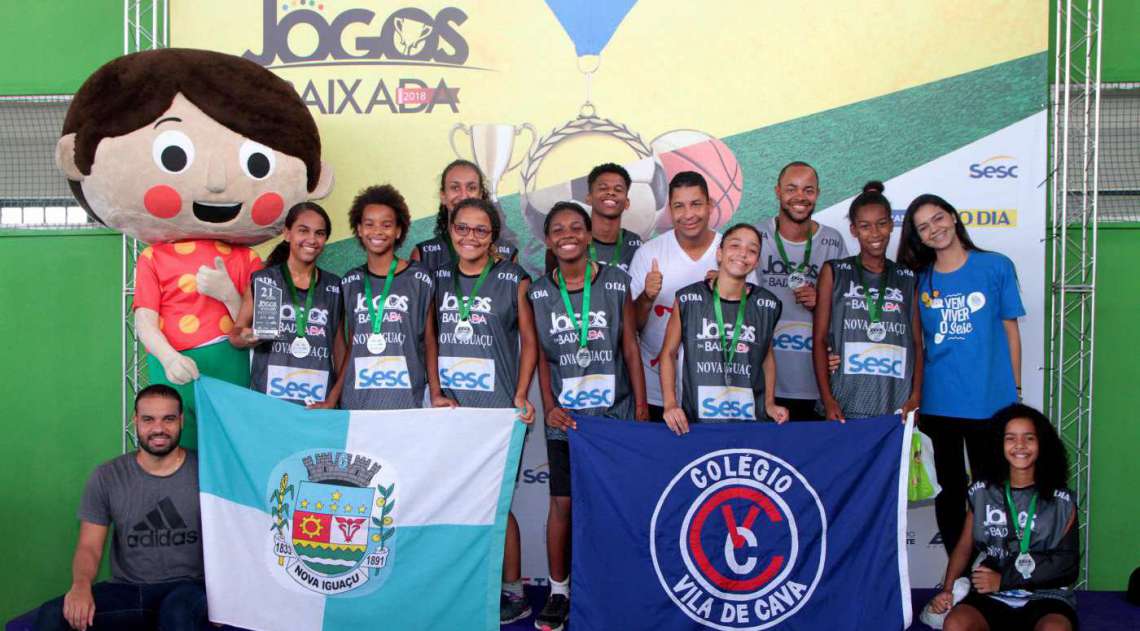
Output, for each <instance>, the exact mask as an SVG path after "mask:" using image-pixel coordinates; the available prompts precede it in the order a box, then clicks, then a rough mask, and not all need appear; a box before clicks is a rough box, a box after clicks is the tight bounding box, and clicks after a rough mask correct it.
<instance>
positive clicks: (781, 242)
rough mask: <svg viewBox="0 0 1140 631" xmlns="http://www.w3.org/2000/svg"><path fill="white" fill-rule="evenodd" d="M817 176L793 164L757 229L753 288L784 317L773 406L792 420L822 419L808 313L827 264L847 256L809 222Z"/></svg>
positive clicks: (831, 232) (832, 232)
mask: <svg viewBox="0 0 1140 631" xmlns="http://www.w3.org/2000/svg"><path fill="white" fill-rule="evenodd" d="M818 198H819V176H818V175H817V174H816V171H815V168H813V167H812V166H811V165H809V164H807V163H806V162H792V163H789V164H788V165H787V166H785V167H784V168H783V169H781V170H780V175H779V177H778V178H777V181H776V200H777V201H778V202H779V204H780V212H779V214H778V215H777V216H775V217H773V218H771V219H769V220H767V221H765V222H763V223H761V224H760V225H759V226H757V227H758V228H759V229H760V232H761V233H762V234H763V235H764V238H763V243H762V244H761V250H760V263H759V265H757V267H756V278H757V284H758V285H759V286H760V287H762V288H764V289H767V290H768V291H770V292H772V293H773V294H775V296H776V298H778V299H779V300H780V302H781V303H782V304H783V315H782V317H781V318H780V322H779V324H777V325H776V332H775V335H774V338H773V341H772V345H773V351H774V352H775V355H776V366H777V367H778V369H777V371H776V403H777V404H778V405H782V406H784V407H786V408H788V412H789V414H790V417H791V419H792V420H797V421H798V420H810V419H819V418H822V417H821V416H820V415H819V414H818V413H817V412H816V409H815V408H816V401H817V400H818V399H819V386H818V385H816V381H815V374H814V372H813V371H812V359H811V348H812V324H811V321H812V311H813V310H814V309H815V303H816V283H817V279H818V278H819V270H820V268H821V267H822V266H823V263H824V262H825V261H830V260H831V259H837V258H844V257H846V256H847V246H846V244H845V243H844V242H843V237H841V236H840V235H839V232H838V231H837V230H836V229H835V228H832V227H830V226H825V225H823V224H820V223H819V222H817V221H814V220H812V218H811V215H812V213H813V212H815V202H816V200H817V199H818Z"/></svg>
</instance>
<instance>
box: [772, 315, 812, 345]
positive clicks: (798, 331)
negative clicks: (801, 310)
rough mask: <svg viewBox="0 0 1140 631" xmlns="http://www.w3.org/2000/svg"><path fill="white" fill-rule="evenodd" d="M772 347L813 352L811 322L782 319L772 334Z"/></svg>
mask: <svg viewBox="0 0 1140 631" xmlns="http://www.w3.org/2000/svg"><path fill="white" fill-rule="evenodd" d="M772 347H773V348H775V349H776V350H778V351H792V352H795V353H810V352H811V323H810V322H788V321H787V320H780V322H779V324H777V325H776V331H775V332H774V333H773V334H772Z"/></svg>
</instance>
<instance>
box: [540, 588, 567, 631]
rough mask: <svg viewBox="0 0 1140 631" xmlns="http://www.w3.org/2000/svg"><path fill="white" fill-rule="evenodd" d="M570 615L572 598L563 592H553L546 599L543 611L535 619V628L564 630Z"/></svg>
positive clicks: (549, 630)
mask: <svg viewBox="0 0 1140 631" xmlns="http://www.w3.org/2000/svg"><path fill="white" fill-rule="evenodd" d="M569 617H570V599H569V598H567V597H566V596H563V595H562V594H551V595H550V598H547V599H546V606H544V607H543V608H542V613H540V614H538V617H537V618H535V619H534V628H535V629H538V630H539V631H562V628H563V627H564V626H566V619H567V618H569Z"/></svg>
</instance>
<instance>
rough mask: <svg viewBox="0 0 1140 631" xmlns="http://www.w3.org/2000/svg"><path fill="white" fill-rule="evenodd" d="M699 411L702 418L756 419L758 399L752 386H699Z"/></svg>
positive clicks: (723, 419) (725, 419)
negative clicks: (753, 392) (753, 393)
mask: <svg viewBox="0 0 1140 631" xmlns="http://www.w3.org/2000/svg"><path fill="white" fill-rule="evenodd" d="M697 399H698V400H700V402H701V407H700V410H699V411H698V413H699V414H700V417H701V418H702V419H706V420H716V421H755V420H756V399H755V397H753V395H752V390H751V389H750V388H739V387H736V386H698V387H697Z"/></svg>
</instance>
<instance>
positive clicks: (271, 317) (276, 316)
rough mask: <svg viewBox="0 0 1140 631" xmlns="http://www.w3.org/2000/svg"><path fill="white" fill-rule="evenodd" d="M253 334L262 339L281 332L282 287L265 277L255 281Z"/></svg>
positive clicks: (268, 338) (270, 337)
mask: <svg viewBox="0 0 1140 631" xmlns="http://www.w3.org/2000/svg"><path fill="white" fill-rule="evenodd" d="M253 334H254V335H255V336H257V338H258V339H260V340H272V339H276V338H277V336H278V335H280V334H281V288H280V287H275V286H274V285H273V283H272V281H270V279H268V278H264V277H261V278H256V279H254V283H253Z"/></svg>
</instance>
